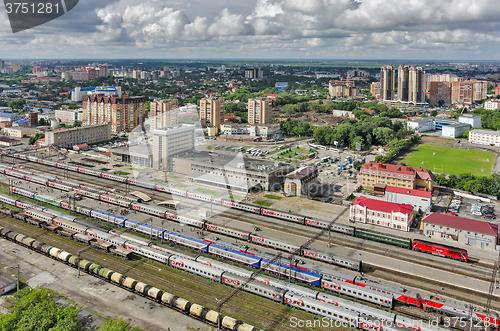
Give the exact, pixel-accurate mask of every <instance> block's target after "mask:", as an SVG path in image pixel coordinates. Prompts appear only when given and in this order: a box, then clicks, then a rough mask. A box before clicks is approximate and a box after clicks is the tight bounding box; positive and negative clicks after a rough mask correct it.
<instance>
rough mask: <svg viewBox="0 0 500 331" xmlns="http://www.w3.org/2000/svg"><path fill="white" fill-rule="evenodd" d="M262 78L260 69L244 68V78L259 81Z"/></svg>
mask: <svg viewBox="0 0 500 331" xmlns="http://www.w3.org/2000/svg"><path fill="white" fill-rule="evenodd" d="M263 77H264V71H263V70H262V68H245V78H249V79H261V78H263Z"/></svg>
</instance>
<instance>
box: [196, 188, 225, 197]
mask: <svg viewBox="0 0 500 331" xmlns="http://www.w3.org/2000/svg"><path fill="white" fill-rule="evenodd" d="M195 191H196V192H201V193H204V194H210V195H217V194H219V193H220V192H217V191H213V190H209V189H206V188H201V187H198V188H197V189H195Z"/></svg>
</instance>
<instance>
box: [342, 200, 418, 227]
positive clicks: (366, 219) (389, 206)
mask: <svg viewBox="0 0 500 331" xmlns="http://www.w3.org/2000/svg"><path fill="white" fill-rule="evenodd" d="M350 219H351V220H352V221H355V222H361V223H367V224H373V225H380V226H385V227H389V228H393V229H397V230H403V231H410V226H411V223H412V222H413V206H412V205H409V204H399V203H392V202H387V201H380V200H374V199H369V198H366V197H359V198H357V199H356V200H355V201H354V202H353V203H352V205H351V209H350Z"/></svg>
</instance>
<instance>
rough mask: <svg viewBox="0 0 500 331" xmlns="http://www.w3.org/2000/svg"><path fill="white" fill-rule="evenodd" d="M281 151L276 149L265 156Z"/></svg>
mask: <svg viewBox="0 0 500 331" xmlns="http://www.w3.org/2000/svg"><path fill="white" fill-rule="evenodd" d="M281 151H282V149H277V150H275V151H272V152H269V153H267V155H271V154H275V153H278V152H281Z"/></svg>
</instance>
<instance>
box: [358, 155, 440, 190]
mask: <svg viewBox="0 0 500 331" xmlns="http://www.w3.org/2000/svg"><path fill="white" fill-rule="evenodd" d="M358 176H359V177H360V183H361V185H362V186H363V187H367V188H373V187H374V185H375V184H386V185H391V186H395V187H401V188H407V189H417V190H421V191H431V192H432V190H433V189H434V185H433V180H434V174H433V173H432V172H431V171H430V170H427V169H422V168H412V167H408V166H402V165H396V164H386V163H378V162H368V163H365V164H363V165H362V166H361V169H360V170H359V173H358Z"/></svg>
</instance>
